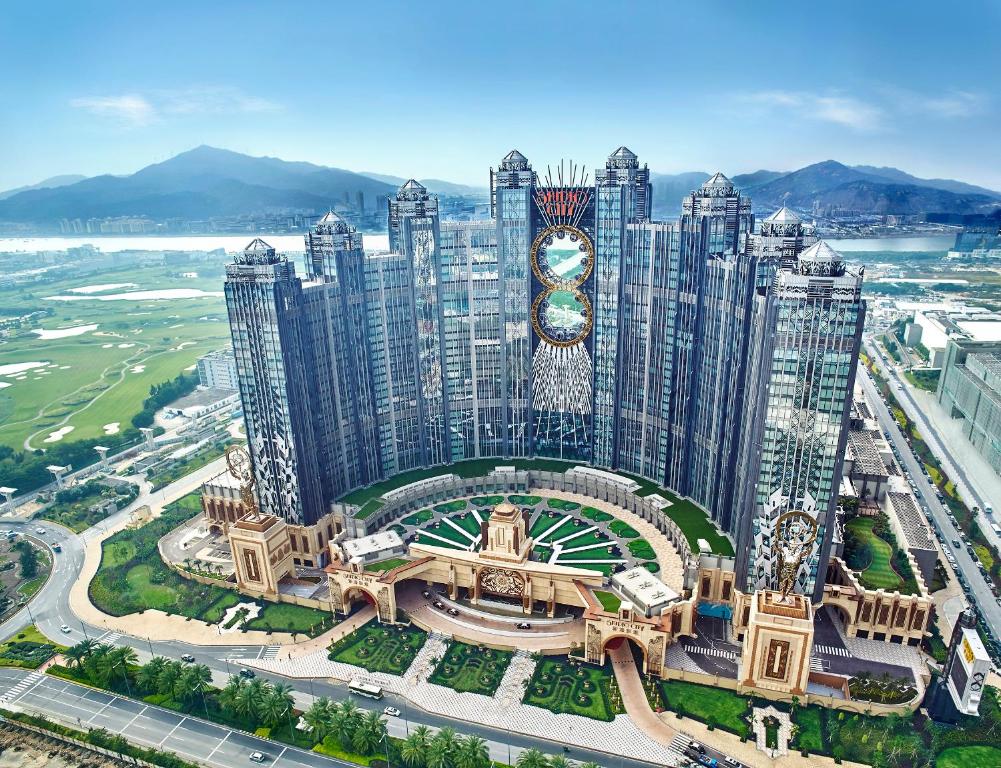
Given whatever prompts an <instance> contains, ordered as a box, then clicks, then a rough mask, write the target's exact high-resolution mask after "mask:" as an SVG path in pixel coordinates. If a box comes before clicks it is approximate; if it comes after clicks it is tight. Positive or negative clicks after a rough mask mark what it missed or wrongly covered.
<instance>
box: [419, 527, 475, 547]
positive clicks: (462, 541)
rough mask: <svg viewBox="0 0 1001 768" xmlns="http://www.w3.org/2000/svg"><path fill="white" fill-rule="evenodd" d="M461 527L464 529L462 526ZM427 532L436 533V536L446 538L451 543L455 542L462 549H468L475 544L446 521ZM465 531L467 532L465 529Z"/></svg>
mask: <svg viewBox="0 0 1001 768" xmlns="http://www.w3.org/2000/svg"><path fill="white" fill-rule="evenodd" d="M459 527H460V528H463V526H461V525H460V526H459ZM426 530H427V531H428V532H429V533H434V534H435V535H437V536H441V537H443V538H446V539H448V540H449V541H454V542H455V543H456V544H458V545H459V546H461V547H468V546H469V545H470V544H472V543H473V542H472V541H471V540H470V539H468V538H466V537H465V536H464V535H463V534H461V533H459V531H457V530H455V528H453V527H452V526H451V525H449V524H448V523H446V522H444V521H443V522H441V523H439V524H438V527H437V528H436V527H434V526H433V525H432V526H430V527H428V528H427V529H426ZM463 530H465V528H463Z"/></svg>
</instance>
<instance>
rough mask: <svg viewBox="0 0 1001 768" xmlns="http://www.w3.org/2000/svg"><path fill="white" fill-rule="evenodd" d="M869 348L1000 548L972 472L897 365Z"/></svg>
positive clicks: (869, 342)
mask: <svg viewBox="0 0 1001 768" xmlns="http://www.w3.org/2000/svg"><path fill="white" fill-rule="evenodd" d="M866 350H867V351H868V352H869V353H870V354H873V355H875V357H876V359H877V360H878V361H879V362H880V367H881V368H882V369H883V371H884V372H885V373H886V374H888V376H889V379H890V381H891V383H892V384H894V385H896V386H894V388H893V389H894V394H895V395H896V397H897V399H898V400H899V401H900V404H901V405H902V406H903V408H904V411H905V412H906V413H907V415H908V417H910V418H911V419H912V420H913V421H915V422H917V424H918V427H919V431H920V432H921V437H922V438H924V441H925V443H927V444H928V447H929V448H930V449H931V451H932V453H934V454H935V458H937V459H938V460H939V461H940V462H941V464H942V467H943V469H945V472H946V474H947V475H948V476H949V478H950V479H951V480H952V481H953V483H955V484H956V489H957V490H958V491H959V495H960V496H961V497H962V498H963V499H965V500H967V502H968V506H976V507H977V508H978V509H979V510H980V511H979V512H978V513H977V514H976V519H977V523H978V524H979V526H980V530H981V531H982V532H983V534H984V536H985V537H986V539H987V540H988V541H989V542H991V543H992V544H993V545H994V546H995V547H998V548H999V549H1001V537H999V536H998V535H997V534H996V533H994V531H993V530H992V529H991V523H993V522H994V521H993V520H991V519H990V518H989V517H988V516H987V512H986V509H987V507H988V506H989V504H990V502H989V501H988V500H987V499H986V498H984V496H983V494H981V493H980V492H979V491H978V490H977V488H976V485H975V483H974V481H973V479H972V478H971V477H970V474H969V472H967V471H966V469H965V468H964V467H963V466H962V464H960V463H959V462H957V461H955V460H954V459H953V457H952V453H951V452H950V451H949V450H948V448H946V444H945V442H944V441H943V440H942V439H941V437H940V436H939V434H938V431H937V430H936V429H935V425H934V424H932V423H931V421H930V420H929V419H928V417H927V416H926V414H925V411H924V409H923V408H922V407H921V406H920V405H918V402H917V400H915V399H914V395H913V394H912V393H911V388H910V386H909V384H908V383H907V381H906V380H905V379H904V378H903V377H902V376H901V375H900V372H899V369H898V367H897V366H896V365H895V364H894V363H893V361H892V360H890V359H889V358H888V357H887V356H886V355H884V354H883V350H882V349H880V348H879V347H878V346H877V345H876V344H875V343H874V342H873V340H872V339H867V340H866Z"/></svg>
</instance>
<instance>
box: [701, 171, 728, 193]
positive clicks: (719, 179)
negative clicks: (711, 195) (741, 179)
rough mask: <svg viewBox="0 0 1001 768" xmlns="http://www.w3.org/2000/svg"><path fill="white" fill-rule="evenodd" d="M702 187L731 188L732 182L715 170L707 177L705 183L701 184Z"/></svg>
mask: <svg viewBox="0 0 1001 768" xmlns="http://www.w3.org/2000/svg"><path fill="white" fill-rule="evenodd" d="M702 189H733V182H732V181H730V180H729V179H728V178H727V177H726V176H724V175H723V174H722V173H720V172H719V171H716V173H714V174H713V175H712V176H711V177H710V178H709V179H707V180H706V182H705V184H703V185H702Z"/></svg>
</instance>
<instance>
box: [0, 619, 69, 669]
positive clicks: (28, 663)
mask: <svg viewBox="0 0 1001 768" xmlns="http://www.w3.org/2000/svg"><path fill="white" fill-rule="evenodd" d="M63 650H65V648H64V647H63V646H61V645H57V644H56V643H53V642H52V641H51V640H49V638H47V637H46V636H45V635H43V634H42V633H41V632H39V631H38V629H37V628H36V627H35V625H34V624H32V625H31V626H28V627H25V628H24V629H22V630H21V631H20V632H18V633H17V634H16V635H14V637H12V638H11V639H10V640H8V641H7V642H5V643H4V644H3V645H0V667H23V668H25V669H38V668H39V667H40V666H41V665H42V664H44V663H45V662H47V661H48V660H49V659H51V658H52V657H53V656H54V655H55V654H56V653H58V652H60V651H63Z"/></svg>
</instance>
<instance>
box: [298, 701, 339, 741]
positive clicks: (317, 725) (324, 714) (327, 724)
mask: <svg viewBox="0 0 1001 768" xmlns="http://www.w3.org/2000/svg"><path fill="white" fill-rule="evenodd" d="M332 710H333V705H332V704H331V703H330V699H328V698H327V697H326V696H321V697H320V698H319V699H317V700H316V701H314V702H313V703H312V704H311V705H310V707H309V709H307V710H306V711H305V712H303V714H302V719H303V720H304V721H305V722H306V725H308V726H309V727H310V728H311V729H312V734H313V739H314V740H315V741H316V743H317V744H319V743H320V742H321V741H323V739H324V738H325V737H326V735H327V734H328V733H330V729H331V727H332V726H333V711H332Z"/></svg>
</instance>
